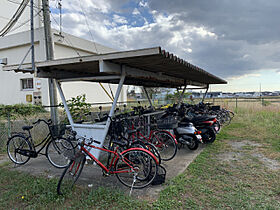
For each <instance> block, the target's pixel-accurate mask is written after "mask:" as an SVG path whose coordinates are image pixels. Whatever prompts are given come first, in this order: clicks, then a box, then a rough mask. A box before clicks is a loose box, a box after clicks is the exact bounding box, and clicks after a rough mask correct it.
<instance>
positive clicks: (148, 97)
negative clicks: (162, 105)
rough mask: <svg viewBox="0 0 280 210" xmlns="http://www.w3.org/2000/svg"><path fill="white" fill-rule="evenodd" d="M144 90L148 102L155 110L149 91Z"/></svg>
mask: <svg viewBox="0 0 280 210" xmlns="http://www.w3.org/2000/svg"><path fill="white" fill-rule="evenodd" d="M143 89H144V92H145V94H146V96H147V99H148V101H149V103H150V106H151V107H152V108H154V106H153V104H152V101H151V98H150V96H149V94H148V92H147V89H146V88H145V87H143Z"/></svg>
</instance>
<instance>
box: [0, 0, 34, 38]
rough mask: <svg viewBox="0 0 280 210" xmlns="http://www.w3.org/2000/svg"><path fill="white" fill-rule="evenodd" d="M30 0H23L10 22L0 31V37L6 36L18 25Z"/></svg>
mask: <svg viewBox="0 0 280 210" xmlns="http://www.w3.org/2000/svg"><path fill="white" fill-rule="evenodd" d="M28 3H29V0H23V1H22V2H21V4H20V5H19V7H18V9H17V10H16V12H15V13H14V15H13V16H12V18H11V19H10V21H9V22H8V23H7V24H6V25H5V26H4V27H3V28H2V30H1V31H0V36H5V35H6V34H7V33H9V31H10V30H11V29H12V28H13V26H14V25H15V24H16V23H17V21H18V19H19V18H20V17H21V15H22V13H23V11H24V10H25V8H26V6H27V4H28Z"/></svg>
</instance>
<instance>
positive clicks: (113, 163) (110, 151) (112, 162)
mask: <svg viewBox="0 0 280 210" xmlns="http://www.w3.org/2000/svg"><path fill="white" fill-rule="evenodd" d="M84 145H85V146H88V147H91V148H93V149H99V150H101V151H104V152H109V153H113V154H114V156H113V157H112V160H111V162H110V165H109V166H108V168H107V167H106V166H105V165H104V164H102V163H101V162H100V161H99V160H98V159H97V158H96V157H94V156H93V155H92V154H91V153H90V151H88V150H87V149H86V148H85V147H84V146H81V145H80V147H81V148H80V149H81V151H83V152H84V153H85V154H86V155H88V156H89V157H90V158H91V159H92V160H93V161H94V162H96V163H97V165H98V166H100V167H101V168H102V169H103V170H104V171H105V172H106V173H109V174H116V173H129V172H131V171H134V169H133V166H131V165H130V164H129V162H130V161H129V160H127V159H123V161H124V162H125V163H126V164H127V166H129V167H130V169H131V170H123V171H113V170H112V167H113V166H115V164H116V162H117V160H118V159H119V158H122V157H121V156H122V154H123V153H124V152H127V151H131V150H135V149H137V150H141V151H145V152H147V153H149V155H151V156H152V157H153V158H154V159H155V161H156V163H157V164H159V162H158V160H157V158H156V157H155V156H154V155H153V154H152V153H151V152H150V151H148V150H145V149H143V148H130V149H127V150H124V151H123V152H121V153H118V152H117V150H118V147H116V149H115V150H114V151H112V150H109V149H105V148H100V147H96V146H94V145H89V144H84Z"/></svg>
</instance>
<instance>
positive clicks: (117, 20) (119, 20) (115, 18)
mask: <svg viewBox="0 0 280 210" xmlns="http://www.w3.org/2000/svg"><path fill="white" fill-rule="evenodd" d="M113 21H114V22H115V23H120V24H127V20H126V19H125V17H122V16H119V15H114V16H113Z"/></svg>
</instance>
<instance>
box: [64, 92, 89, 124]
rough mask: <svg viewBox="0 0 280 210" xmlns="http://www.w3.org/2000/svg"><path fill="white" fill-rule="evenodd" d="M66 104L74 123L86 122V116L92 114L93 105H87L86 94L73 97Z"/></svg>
mask: <svg viewBox="0 0 280 210" xmlns="http://www.w3.org/2000/svg"><path fill="white" fill-rule="evenodd" d="M66 103H67V105H68V108H69V111H70V113H71V115H72V118H73V120H74V121H84V120H86V115H87V114H88V113H89V112H90V107H91V105H90V104H89V103H86V95H85V94H83V95H78V96H76V97H72V98H71V99H69V100H67V101H66ZM59 106H63V104H62V103H60V104H59ZM64 113H65V111H64ZM65 121H68V119H65Z"/></svg>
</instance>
